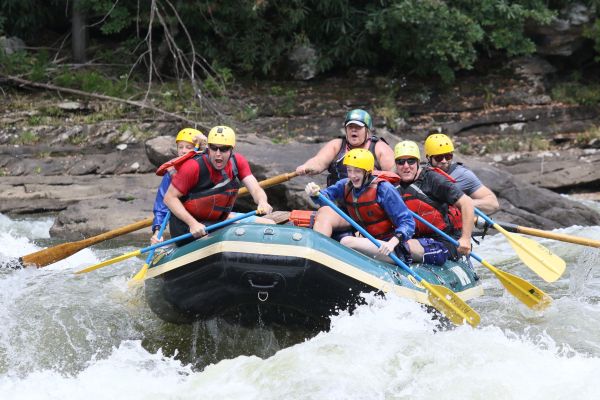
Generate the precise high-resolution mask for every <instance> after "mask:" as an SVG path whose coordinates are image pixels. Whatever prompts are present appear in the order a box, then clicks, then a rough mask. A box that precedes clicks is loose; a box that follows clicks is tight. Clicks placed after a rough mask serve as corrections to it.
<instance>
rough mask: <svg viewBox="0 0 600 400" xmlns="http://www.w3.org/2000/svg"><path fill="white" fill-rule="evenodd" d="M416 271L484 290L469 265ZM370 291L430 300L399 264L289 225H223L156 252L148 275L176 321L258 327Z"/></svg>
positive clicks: (318, 312) (150, 291) (352, 301)
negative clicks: (224, 319)
mask: <svg viewBox="0 0 600 400" xmlns="http://www.w3.org/2000/svg"><path fill="white" fill-rule="evenodd" d="M413 268H414V270H415V272H417V273H418V274H419V275H420V276H422V277H423V278H424V279H425V280H427V281H428V282H430V283H433V284H439V285H444V286H446V287H448V288H450V289H452V290H453V291H455V292H456V293H457V294H458V295H459V296H460V297H461V298H463V299H464V300H468V299H470V298H473V297H477V296H479V295H481V294H482V292H483V291H482V288H481V285H480V283H479V279H478V277H477V275H476V274H475V272H474V271H473V269H472V267H471V266H470V264H468V263H466V262H451V261H449V262H447V263H446V264H445V265H444V266H442V267H437V266H430V265H423V264H420V265H413ZM371 291H381V292H394V293H396V294H398V295H399V296H402V297H407V298H412V299H414V300H416V301H418V302H421V303H423V304H429V303H428V299H427V295H426V293H425V290H424V289H423V287H421V285H419V284H418V283H417V282H416V281H415V279H414V278H413V277H412V276H410V275H408V274H407V273H406V272H405V271H403V270H402V269H400V268H399V267H397V266H395V265H391V264H388V263H385V262H382V261H378V260H375V259H373V258H370V257H367V256H365V255H363V254H360V253H358V252H356V251H354V250H351V249H349V248H346V247H345V246H342V245H341V244H340V243H338V242H336V241H335V240H332V239H330V238H328V237H325V236H323V235H321V234H319V233H316V232H314V231H313V230H310V229H306V228H299V227H295V226H289V225H260V224H236V225H232V226H229V227H226V228H223V229H221V230H219V231H217V232H215V233H214V234H210V235H208V236H207V237H204V238H202V239H200V240H196V241H194V242H192V243H190V244H187V245H185V246H183V247H180V248H172V249H169V250H167V251H166V252H165V253H162V254H159V255H157V257H156V258H155V259H154V261H153V262H152V264H151V266H150V269H149V270H148V275H147V280H146V296H147V299H148V303H149V304H150V307H151V308H152V309H153V311H154V312H155V313H157V315H158V316H159V317H160V318H162V319H164V320H166V321H171V322H191V321H194V320H205V319H210V318H214V317H219V316H221V317H229V318H233V319H237V320H239V321H240V322H243V323H251V324H252V323H269V322H276V323H282V324H298V323H299V324H303V325H304V324H306V323H308V322H318V321H324V320H327V319H328V317H329V316H330V315H332V314H333V313H335V312H336V311H337V310H342V309H348V308H352V307H353V306H355V305H356V304H357V303H359V302H360V301H361V297H360V293H363V292H371Z"/></svg>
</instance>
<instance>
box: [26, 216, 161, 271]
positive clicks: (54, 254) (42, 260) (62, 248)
mask: <svg viewBox="0 0 600 400" xmlns="http://www.w3.org/2000/svg"><path fill="white" fill-rule="evenodd" d="M150 225H152V218H147V219H144V220H142V221H138V222H134V223H132V224H129V225H125V226H123V227H121V228H117V229H113V230H112V231H108V232H105V233H102V234H100V235H97V236H92V237H89V238H87V239H83V240H79V241H77V242H70V243H62V244H59V245H57V246H53V247H49V248H47V249H42V250H39V251H36V252H35V253H31V254H28V255H25V256H23V257H19V262H20V263H21V265H23V266H37V267H44V266H46V265H48V264H52V263H54V262H57V261H60V260H62V259H65V258H67V257H69V256H70V255H73V254H75V253H77V252H78V251H79V250H82V249H84V248H86V247H88V246H92V245H94V244H96V243H100V242H103V241H105V240H108V239H112V238H115V237H117V236H121V235H125V234H126V233H130V232H134V231H137V230H138V229H142V228H146V227H148V226H150Z"/></svg>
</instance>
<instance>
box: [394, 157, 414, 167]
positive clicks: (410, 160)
mask: <svg viewBox="0 0 600 400" xmlns="http://www.w3.org/2000/svg"><path fill="white" fill-rule="evenodd" d="M417 161H419V160H417V159H416V158H399V159H397V160H396V164H397V165H404V163H408V165H415V164H416V163H417Z"/></svg>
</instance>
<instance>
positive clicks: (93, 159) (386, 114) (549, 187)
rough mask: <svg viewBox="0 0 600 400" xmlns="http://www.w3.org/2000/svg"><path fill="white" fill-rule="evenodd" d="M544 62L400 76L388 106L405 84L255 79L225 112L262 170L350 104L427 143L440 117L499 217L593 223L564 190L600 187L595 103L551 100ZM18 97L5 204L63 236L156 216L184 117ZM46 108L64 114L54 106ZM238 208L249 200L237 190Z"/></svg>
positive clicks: (2, 166)
mask: <svg viewBox="0 0 600 400" xmlns="http://www.w3.org/2000/svg"><path fill="white" fill-rule="evenodd" d="M539 74H542V77H543V72H539V73H538V74H537V75H535V74H534V78H532V77H531V75H530V76H526V75H517V76H518V77H520V78H518V79H516V78H514V77H512V78H511V79H512V81H511V82H508V80H506V79H505V80H503V81H502V82H499V81H498V80H499V79H500V78H498V77H497V79H496V81H494V76H490V77H485V78H481V79H479V80H478V81H477V85H478V86H477V87H485V85H487V84H489V85H491V84H492V82H494V86H489V87H493V88H494V89H493V92H492V95H490V92H489V90H492V89H489V90H488V92H485V91H478V90H475V89H474V88H475V82H473V81H471V80H469V79H467V80H464V81H459V82H458V83H457V85H456V90H447V89H446V90H444V91H439V92H436V91H435V90H434V89H432V88H429V89H420V90H417V89H415V87H411V85H410V84H403V85H404V86H403V90H404V91H406V94H402V93H400V94H399V95H398V96H396V97H395V102H394V104H393V105H392V106H390V104H389V103H387V106H386V107H387V108H386V107H384V106H382V103H381V99H382V97H384V95H382V93H383V87H384V86H385V84H388V85H389V84H399V83H398V82H387V83H385V82H384V83H382V82H381V79H380V78H369V77H364V78H361V79H358V80H357V79H353V80H350V81H347V80H346V81H344V80H341V79H328V80H324V81H322V82H311V83H305V82H304V83H290V89H289V90H288V91H285V92H284V93H283V94H281V90H278V91H274V90H273V89H271V90H270V91H269V90H266V89H264V87H261V88H257V87H254V88H252V89H253V90H248V91H246V92H245V93H244V96H243V104H245V107H248V108H247V110H250V111H252V110H253V111H252V116H251V118H249V117H248V116H246V117H244V118H241V116H240V115H239V114H235V115H234V113H233V111H231V112H230V115H229V117H228V118H229V119H228V120H227V123H229V124H231V125H233V126H235V127H236V129H237V131H238V134H239V145H238V148H237V151H239V152H241V153H243V154H244V155H246V156H247V158H248V159H249V160H250V162H251V166H252V168H253V171H254V173H255V175H256V176H257V178H258V179H259V180H260V179H264V178H268V177H271V176H275V175H278V174H281V173H285V172H291V171H293V170H294V169H295V168H296V166H297V165H299V164H300V163H302V162H303V161H305V160H306V159H307V158H309V157H311V156H312V155H313V154H315V153H316V152H317V150H318V148H319V147H320V146H321V143H322V142H324V141H326V140H329V139H330V138H333V137H335V136H337V135H339V134H340V133H341V122H340V120H341V118H342V116H343V114H344V112H345V111H346V110H347V109H350V108H355V107H364V108H367V109H369V110H371V111H372V113H373V115H374V116H375V126H376V130H377V134H378V135H380V136H382V137H384V138H385V139H386V140H387V141H388V142H389V143H390V144H392V145H394V144H395V143H397V142H398V141H399V140H403V139H413V140H417V141H419V142H422V141H423V139H424V137H425V136H426V134H427V132H428V131H429V130H432V129H439V130H442V131H444V132H447V133H449V134H450V135H453V137H454V138H455V142H456V145H457V148H458V151H459V155H458V160H459V161H464V162H465V163H466V164H468V165H469V166H470V167H473V169H474V170H475V171H476V172H477V173H478V175H479V176H480V177H481V179H482V180H483V181H484V182H485V183H486V184H487V185H488V186H489V187H490V188H491V189H492V190H494V192H495V193H496V194H497V195H498V197H499V199H500V204H501V207H502V211H501V212H499V213H498V214H497V215H496V216H495V217H496V219H497V220H499V221H505V222H513V223H517V224H521V225H526V226H533V227H537V228H541V229H551V228H557V227H563V226H571V225H599V224H600V216H599V215H598V214H597V213H596V212H594V211H592V210H590V209H589V208H587V207H585V206H583V205H582V204H580V203H578V202H574V201H571V200H569V199H568V198H566V197H564V196H561V195H560V194H559V193H580V192H598V191H600V190H599V187H600V168H599V167H600V140H599V139H598V138H597V137H596V136H595V134H594V133H593V132H594V131H593V129H597V128H595V127H597V126H600V111H599V110H598V109H597V108H590V107H581V106H570V105H566V104H562V103H557V102H552V101H551V99H550V98H549V96H547V94H546V90H545V89H544V88H543V87H542V88H541V89H540V85H541V83H540V82H543V79H542V78H541V77H540V75H539ZM275 85H279V84H272V85H271V87H274V86H275ZM265 86H266V85H265ZM415 86H416V84H415ZM542 86H543V85H542ZM500 88H502V90H500ZM273 92H277V93H280V94H278V95H275V94H273ZM401 92H402V91H401ZM423 93H425V94H427V93H428V94H429V96H428V97H427V98H425V97H423ZM419 95H421V97H419ZM15 97H17V95H15V94H13V93H8V94H6V95H5V96H4V98H3V99H2V100H1V103H0V106H1V109H0V110H1V114H0V121H1V122H2V123H1V125H0V173H1V175H2V178H1V179H0V212H1V213H7V214H35V213H47V212H51V213H56V214H57V218H56V222H55V225H54V226H53V228H52V231H51V233H52V235H53V236H55V237H58V238H64V239H68V240H76V239H81V238H83V237H87V236H90V235H94V234H98V233H101V232H105V231H107V230H110V229H114V228H116V227H119V226H123V225H125V224H128V223H131V222H135V221H139V220H141V219H144V218H147V217H149V216H151V215H152V205H153V201H154V196H155V190H156V187H157V186H158V183H159V181H160V178H159V177H157V176H155V175H154V174H153V171H154V169H155V165H157V164H160V162H162V161H164V160H165V159H167V158H169V157H170V156H171V155H172V153H170V151H171V147H172V140H173V135H174V134H175V133H176V132H177V131H178V130H179V129H180V128H181V127H182V125H181V124H180V123H178V122H174V121H165V120H156V119H152V118H149V117H148V116H147V115H145V114H144V115H138V114H137V113H138V111H139V110H135V109H130V110H128V111H127V116H126V117H125V118H123V117H122V113H121V118H120V119H118V120H115V119H106V118H104V119H102V120H101V121H95V118H94V115H99V114H102V112H103V111H102V110H103V109H104V108H105V105H104V104H102V103H91V102H87V101H86V102H84V101H82V100H81V99H74V100H77V101H75V102H74V103H73V102H70V104H69V103H64V102H62V101H59V100H57V99H54V98H48V97H47V96H40V97H38V98H36V100H35V101H32V102H31V103H30V104H29V106H28V107H23V108H24V109H22V110H21V111H19V110H15V109H14V107H12V108H11V102H12V101H13V100H14V99H15ZM49 109H52V110H54V114H57V115H58V117H56V118H48V117H47V116H46V114H47V113H45V112H46V111H47V110H49ZM392 109H393V110H392ZM56 110H59V111H56ZM394 110H395V112H392V111H394ZM250 111H249V112H250ZM105 114H106V113H105ZM241 119H244V120H245V122H240V121H241ZM57 121H58V122H57ZM201 129H204V128H201ZM589 132H592V134H587V136H582V134H583V133H589ZM501 144H502V145H503V146H504V147H506V148H502V146H500V145H501ZM494 146H495V147H494ZM492 147H494V151H493V152H492V151H491V150H490V149H491V148H492ZM507 150H508V151H507ZM309 179H314V180H315V181H316V182H317V183H323V182H324V175H322V176H319V177H312V178H307V177H299V178H295V179H293V180H291V181H289V182H287V183H285V184H282V185H280V186H277V187H274V188H271V189H269V190H268V192H267V193H268V194H269V197H270V201H271V203H272V204H273V205H274V207H275V208H276V209H280V210H289V209H295V208H307V207H309V206H310V204H309V202H308V200H307V199H306V196H305V195H304V192H303V187H304V185H305V184H306V183H307V182H308V181H309ZM239 206H240V207H241V208H242V209H243V208H244V207H249V206H250V204H249V202H248V201H247V200H243V201H240V203H239ZM148 235H149V231H148V232H145V231H144V232H139V233H138V234H137V236H138V237H139V238H145V237H148Z"/></svg>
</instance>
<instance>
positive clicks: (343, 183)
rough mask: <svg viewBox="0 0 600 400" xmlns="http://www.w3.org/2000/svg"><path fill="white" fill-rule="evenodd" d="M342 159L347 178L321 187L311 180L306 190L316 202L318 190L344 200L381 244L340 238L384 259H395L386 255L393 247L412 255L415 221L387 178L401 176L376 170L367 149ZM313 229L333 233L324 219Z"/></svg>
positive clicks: (371, 155) (356, 247) (359, 239)
mask: <svg viewBox="0 0 600 400" xmlns="http://www.w3.org/2000/svg"><path fill="white" fill-rule="evenodd" d="M343 162H344V165H345V166H346V168H347V171H348V177H347V178H344V179H341V180H339V181H338V182H336V183H335V184H334V185H332V186H329V187H327V188H326V189H324V190H322V191H320V188H319V186H318V185H316V184H315V183H314V182H310V183H309V184H308V185H306V193H307V194H308V195H309V196H311V197H312V199H313V201H315V202H316V203H319V199H318V198H316V197H315V196H317V195H318V194H319V192H320V193H322V194H323V195H324V196H327V197H328V198H329V199H331V200H333V201H338V202H340V203H342V204H343V205H344V206H345V208H346V210H347V211H348V214H349V215H350V217H351V218H352V219H354V220H355V221H356V222H358V223H359V224H360V225H361V226H362V227H363V228H365V229H366V230H367V232H369V233H370V234H371V235H373V236H374V237H375V238H377V239H378V240H379V241H380V243H381V247H379V248H377V247H376V246H375V245H374V244H373V243H371V241H370V240H368V239H366V238H358V237H355V236H345V237H343V238H342V239H341V243H342V244H343V245H345V246H348V247H350V248H352V249H355V250H358V251H360V252H362V253H365V254H368V255H371V256H375V257H377V256H379V257H382V258H383V257H385V258H383V259H384V260H386V261H388V262H392V260H391V259H390V258H389V257H387V256H388V255H389V254H390V253H391V252H392V251H395V252H396V253H397V254H398V255H399V256H401V257H403V258H405V259H406V258H409V257H407V256H408V254H407V250H406V247H405V242H406V241H407V240H408V239H409V238H410V237H411V236H412V234H413V231H414V227H415V222H414V220H413V218H412V216H411V215H410V213H409V212H408V209H407V208H406V206H405V205H404V202H403V201H402V198H401V197H400V195H399V194H398V192H397V191H396V189H395V188H394V186H393V185H392V184H391V183H390V182H388V181H387V180H386V179H385V178H388V179H394V178H395V180H396V181H397V180H398V177H397V176H395V175H394V174H390V173H388V175H390V177H388V176H387V175H384V174H381V175H378V174H373V168H374V164H375V159H374V157H373V154H371V153H370V152H369V151H368V150H366V149H353V150H350V151H349V152H348V153H346V155H345V156H344V161H343ZM384 177H385V178H384ZM344 224H345V226H339V228H342V229H344V228H345V229H350V224H349V223H348V222H347V221H346V220H344ZM313 229H314V230H316V231H317V232H320V233H323V234H326V235H327V234H331V229H330V227H329V226H323V224H322V221H316V222H315V225H314V228H313Z"/></svg>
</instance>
